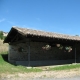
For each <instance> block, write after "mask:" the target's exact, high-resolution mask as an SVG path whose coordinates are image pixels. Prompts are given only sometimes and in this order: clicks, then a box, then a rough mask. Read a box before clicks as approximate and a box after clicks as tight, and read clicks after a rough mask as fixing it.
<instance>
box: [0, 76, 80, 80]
mask: <svg viewBox="0 0 80 80" xmlns="http://www.w3.org/2000/svg"><path fill="white" fill-rule="evenodd" d="M0 80H80V76H76V77H71V78H32V79H30V78H1V79H0Z"/></svg>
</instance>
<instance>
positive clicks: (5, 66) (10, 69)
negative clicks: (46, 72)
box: [0, 53, 42, 74]
mask: <svg viewBox="0 0 80 80" xmlns="http://www.w3.org/2000/svg"><path fill="white" fill-rule="evenodd" d="M2 54H6V53H0V73H10V74H11V73H25V72H40V71H42V70H41V69H38V68H30V69H27V68H26V67H25V66H15V65H12V64H10V63H8V62H6V61H5V60H4V59H3V57H2Z"/></svg>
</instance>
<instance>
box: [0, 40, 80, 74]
mask: <svg viewBox="0 0 80 80" xmlns="http://www.w3.org/2000/svg"><path fill="white" fill-rule="evenodd" d="M7 55H8V44H3V41H2V40H0V74H1V73H10V74H11V73H25V72H41V71H43V69H42V68H37V67H36V68H31V69H27V68H26V67H25V66H15V65H12V64H10V63H9V62H8V60H7V58H8V57H7ZM71 69H80V64H69V65H63V66H55V67H49V68H48V70H49V71H54V70H71Z"/></svg>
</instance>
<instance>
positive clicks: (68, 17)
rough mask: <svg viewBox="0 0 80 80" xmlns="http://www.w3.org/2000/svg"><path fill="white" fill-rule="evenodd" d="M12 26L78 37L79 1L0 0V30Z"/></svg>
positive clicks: (7, 29)
mask: <svg viewBox="0 0 80 80" xmlns="http://www.w3.org/2000/svg"><path fill="white" fill-rule="evenodd" d="M12 26H19V27H23V28H31V29H37V30H43V31H49V32H57V33H62V34H70V35H80V0H0V30H3V31H5V32H9V30H10V29H11V27H12Z"/></svg>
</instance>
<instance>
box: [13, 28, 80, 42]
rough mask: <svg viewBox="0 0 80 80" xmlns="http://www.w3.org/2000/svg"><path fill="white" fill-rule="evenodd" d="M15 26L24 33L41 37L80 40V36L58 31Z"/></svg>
mask: <svg viewBox="0 0 80 80" xmlns="http://www.w3.org/2000/svg"><path fill="white" fill-rule="evenodd" d="M13 28H14V29H16V30H17V31H18V32H19V33H21V34H23V35H35V36H41V37H49V38H59V39H67V40H76V41H80V37H79V36H70V35H65V34H58V33H53V32H45V31H40V30H33V29H27V28H19V27H13Z"/></svg>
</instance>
